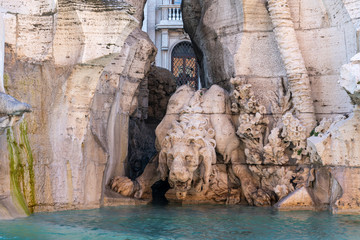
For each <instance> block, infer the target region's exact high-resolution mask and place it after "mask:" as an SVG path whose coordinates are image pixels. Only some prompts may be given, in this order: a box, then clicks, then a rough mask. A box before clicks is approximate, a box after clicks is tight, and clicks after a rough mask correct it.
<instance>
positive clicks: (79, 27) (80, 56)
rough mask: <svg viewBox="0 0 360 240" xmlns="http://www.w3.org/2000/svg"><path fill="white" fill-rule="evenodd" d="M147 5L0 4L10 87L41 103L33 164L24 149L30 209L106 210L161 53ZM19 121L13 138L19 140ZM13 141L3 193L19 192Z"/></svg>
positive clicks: (34, 118) (33, 126)
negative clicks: (107, 190) (105, 197)
mask: <svg viewBox="0 0 360 240" xmlns="http://www.w3.org/2000/svg"><path fill="white" fill-rule="evenodd" d="M144 4H145V1H132V2H131V1H121V2H119V1H96V0H95V1H81V0H74V1H65V0H60V1H46V0H43V1H41V0H39V1H35V0H34V1H2V2H1V3H0V7H1V8H2V9H4V10H5V12H6V13H5V15H4V16H5V32H6V36H5V44H6V54H5V79H4V83H5V89H6V91H7V93H8V94H10V95H12V96H14V97H16V98H17V99H19V100H21V101H24V102H27V103H29V104H30V105H31V106H32V110H33V112H32V113H31V114H29V115H27V117H26V118H25V123H26V126H27V128H25V129H26V134H27V135H26V136H28V138H29V142H30V145H31V150H32V158H33V163H31V164H30V163H29V161H28V157H27V156H26V154H25V155H24V156H23V159H22V161H23V164H24V171H25V175H24V176H23V180H24V182H25V185H22V184H20V190H22V189H25V190H24V192H28V193H29V194H26V195H25V199H24V200H25V202H26V203H27V205H28V206H29V209H30V210H31V211H32V210H35V211H44V210H57V209H79V208H90V207H98V206H100V203H101V201H102V192H103V187H104V185H105V184H104V182H103V181H106V180H107V181H108V178H110V177H109V176H110V175H113V174H115V173H116V174H122V173H123V171H124V165H125V159H126V157H127V150H128V144H127V132H128V119H129V116H130V115H131V114H141V112H142V110H141V109H142V108H143V106H142V105H141V106H140V105H138V104H137V103H138V100H137V99H138V95H139V93H138V92H139V91H138V90H139V85H140V84H143V85H144V84H147V83H146V82H144V81H146V80H145V75H146V74H147V72H148V71H149V69H150V63H151V62H152V61H153V60H154V57H155V54H156V49H155V47H154V46H153V44H152V43H151V41H150V40H149V38H148V37H147V35H146V34H145V33H143V32H141V31H140V29H139V27H140V26H141V21H142V15H143V13H142V11H143V7H144ZM18 128H19V126H15V127H14V138H15V139H16V138H18V139H17V140H19V141H21V140H20V139H21V136H22V131H21V130H20V129H18ZM115 132H116V133H121V134H115ZM119 137H120V138H121V139H118V138H119ZM6 140H7V136H6V134H5V135H2V136H1V142H2V144H1V148H2V150H1V151H2V152H3V153H4V154H2V155H1V160H0V166H1V167H0V169H1V171H2V174H1V177H0V186H1V188H0V195H1V196H10V195H11V194H12V192H13V187H12V186H10V185H11V183H10V181H9V179H10V178H11V176H12V175H11V174H12V173H11V171H10V169H9V167H8V166H9V158H10V156H9V154H8V153H7V146H8V144H9V137H8V141H6ZM7 142H8V143H7ZM119 142H121V143H122V145H121V146H120V145H119V144H118V143H119ZM30 176H31V178H32V177H34V179H30ZM107 176H108V177H107ZM19 180H22V179H19ZM20 182H21V181H20ZM0 215H1V214H0ZM0 218H1V216H0Z"/></svg>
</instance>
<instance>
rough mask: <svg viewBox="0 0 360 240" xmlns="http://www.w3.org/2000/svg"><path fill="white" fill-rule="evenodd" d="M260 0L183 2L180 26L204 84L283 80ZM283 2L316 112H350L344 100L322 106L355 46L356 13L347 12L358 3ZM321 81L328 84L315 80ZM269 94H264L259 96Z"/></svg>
mask: <svg viewBox="0 0 360 240" xmlns="http://www.w3.org/2000/svg"><path fill="white" fill-rule="evenodd" d="M265 2H266V1H261V0H252V1H248V0H246V1H245V0H244V1H239V2H238V1H236V2H235V1H231V0H226V1H221V2H220V1H184V3H183V13H184V14H183V15H184V17H183V18H184V28H185V31H187V32H188V33H189V35H190V37H191V39H192V40H193V42H194V45H195V50H196V51H195V52H196V54H197V57H198V59H199V60H200V63H201V64H202V65H203V71H204V73H203V74H202V75H201V77H202V81H203V82H208V83H207V84H208V85H210V84H212V83H217V84H220V85H222V86H224V87H226V88H228V87H229V85H228V84H227V81H228V80H229V79H230V78H231V77H233V76H234V75H235V76H242V77H244V78H245V79H246V80H248V81H250V80H251V81H252V84H253V85H254V86H262V85H263V82H265V80H266V79H265V78H269V79H273V78H280V77H283V78H284V77H285V76H286V73H285V68H284V65H283V63H282V59H281V56H280V53H279V51H278V49H277V47H276V45H277V44H276V41H275V39H274V35H273V33H272V24H271V19H270V17H269V14H268V13H267V10H266V6H265ZM287 2H288V4H289V6H290V13H291V17H292V20H293V23H294V28H295V31H296V36H297V40H298V42H299V46H300V50H301V53H302V54H303V57H304V62H305V66H306V68H307V71H308V73H309V76H310V80H311V82H312V91H315V92H316V93H317V94H316V95H314V97H316V98H317V99H316V101H315V107H316V112H317V113H318V112H319V113H324V112H325V113H326V114H334V113H344V112H351V105H350V104H348V102H346V103H345V104H343V103H342V102H341V101H331V102H330V103H327V102H329V101H328V100H329V99H328V95H327V92H329V91H328V90H327V89H330V88H331V89H333V86H335V85H336V82H337V80H338V78H339V73H340V68H341V66H342V65H343V64H344V63H346V62H347V61H348V60H349V59H350V57H351V56H353V55H354V54H355V53H356V49H357V48H358V45H359V43H358V42H359V37H357V38H358V39H356V36H357V28H358V27H357V26H356V21H358V20H357V19H358V17H357V15H356V14H354V13H355V12H356V11H354V10H352V11H350V9H357V8H356V6H357V4H355V3H354V1H343V0H336V1H328V0H324V1H318V0H316V1H310V0H289V1H287ZM220 9H221V10H220ZM233 11H234V12H233ZM221 12H226V14H221ZM350 12H351V13H350ZM350 15H351V16H350ZM225 59H226V60H225ZM329 75H331V76H329ZM326 78H328V82H327V84H329V85H328V86H324V85H323V83H319V84H318V83H316V82H315V81H317V80H318V79H320V81H321V79H326ZM285 80H286V78H285ZM254 81H259V83H254ZM322 82H323V81H322ZM203 85H204V84H203ZM204 86H207V85H204ZM269 89H271V88H269ZM340 92H341V90H340V91H336V94H339V95H341V94H340ZM270 94H271V93H269V91H266V90H265V93H263V94H261V95H266V96H268V95H270ZM344 96H345V95H342V97H344ZM334 99H335V98H334ZM266 107H267V106H266ZM330 109H332V110H330ZM333 109H335V110H333ZM318 117H320V116H318Z"/></svg>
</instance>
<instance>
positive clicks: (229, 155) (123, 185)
mask: <svg viewBox="0 0 360 240" xmlns="http://www.w3.org/2000/svg"><path fill="white" fill-rule="evenodd" d="M230 105H231V104H230V100H229V95H228V93H227V92H226V91H225V90H224V89H222V88H221V87H219V86H217V85H213V86H212V87H211V88H210V89H209V90H207V91H206V90H199V91H196V92H195V91H194V90H192V89H191V88H190V87H189V86H182V87H180V88H178V90H177V91H176V92H175V93H174V95H173V96H172V97H171V98H170V100H169V104H168V108H167V113H166V115H165V117H164V119H163V120H162V122H161V123H160V124H159V126H158V127H157V129H156V137H157V149H158V150H159V154H158V156H157V157H156V158H154V159H153V160H152V161H150V163H149V164H148V166H147V167H146V168H145V170H144V173H143V174H142V175H141V176H139V177H138V178H137V179H136V180H135V181H131V180H130V179H128V178H126V177H115V178H114V179H113V180H112V181H111V183H110V186H111V188H112V189H113V190H115V191H117V192H119V193H121V194H122V195H125V196H134V197H136V198H141V197H142V196H143V194H144V193H149V192H150V191H151V190H150V189H151V186H152V185H153V184H154V183H155V182H156V181H158V180H160V179H161V180H163V181H168V182H169V185H170V187H171V188H172V189H173V190H174V191H175V194H176V197H177V198H178V199H181V200H184V199H186V198H187V196H188V193H189V192H190V193H192V194H198V195H200V196H201V197H200V198H202V199H206V198H210V197H211V196H214V195H216V194H217V193H219V192H222V193H223V195H228V192H229V191H228V189H220V190H221V191H219V189H215V188H213V187H212V186H215V185H216V186H217V187H219V186H222V187H220V188H226V185H229V184H230V183H228V182H229V181H228V179H231V178H236V180H238V182H239V181H240V185H241V192H242V194H243V196H245V199H246V201H247V202H248V204H249V205H270V204H271V197H270V196H271V194H270V193H268V192H267V191H266V190H263V189H261V188H260V187H259V183H258V181H257V180H256V178H255V177H254V176H253V175H252V174H251V172H250V171H249V169H248V167H247V165H246V162H245V155H244V151H243V147H242V146H241V142H240V140H239V138H238V137H237V136H236V130H235V126H234V124H233V121H232V115H231V110H230ZM219 169H223V170H222V172H223V174H214V172H219ZM224 169H225V170H224ZM217 176H222V178H223V179H219V178H218V177H217ZM216 182H219V183H220V182H225V183H227V184H214V183H216ZM215 193H216V194H215ZM237 194H240V193H237Z"/></svg>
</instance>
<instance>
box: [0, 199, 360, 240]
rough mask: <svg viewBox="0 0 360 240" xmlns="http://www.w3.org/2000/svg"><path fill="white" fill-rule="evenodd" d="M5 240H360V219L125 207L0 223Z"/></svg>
mask: <svg viewBox="0 0 360 240" xmlns="http://www.w3.org/2000/svg"><path fill="white" fill-rule="evenodd" d="M0 239H57V240H58V239H59V240H60V239H139V240H140V239H360V216H352V215H349V216H346V215H331V214H330V213H328V212H311V211H302V212H278V211H276V210H274V209H271V208H253V207H244V206H223V205H221V206H212V205H200V206H199V205H197V206H165V207H160V206H126V207H125V206H124V207H107V208H101V209H96V210H83V211H64V212H57V213H37V214H34V215H32V216H30V217H28V218H25V219H18V220H13V221H0Z"/></svg>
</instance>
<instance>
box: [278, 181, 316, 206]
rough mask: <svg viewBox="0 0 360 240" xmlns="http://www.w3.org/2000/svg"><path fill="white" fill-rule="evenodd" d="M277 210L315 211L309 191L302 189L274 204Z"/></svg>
mask: <svg viewBox="0 0 360 240" xmlns="http://www.w3.org/2000/svg"><path fill="white" fill-rule="evenodd" d="M276 208H278V209H279V210H283V211H285V210H315V203H314V201H313V199H312V197H311V195H310V193H309V190H308V189H306V188H305V187H302V188H300V189H298V190H296V191H294V192H292V193H291V194H289V195H288V196H287V197H286V198H284V199H283V200H281V201H280V202H279V203H277V204H276Z"/></svg>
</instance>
